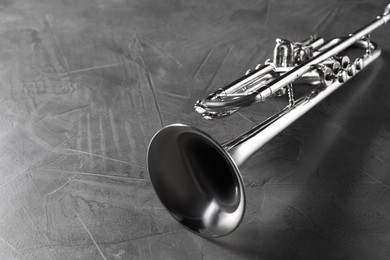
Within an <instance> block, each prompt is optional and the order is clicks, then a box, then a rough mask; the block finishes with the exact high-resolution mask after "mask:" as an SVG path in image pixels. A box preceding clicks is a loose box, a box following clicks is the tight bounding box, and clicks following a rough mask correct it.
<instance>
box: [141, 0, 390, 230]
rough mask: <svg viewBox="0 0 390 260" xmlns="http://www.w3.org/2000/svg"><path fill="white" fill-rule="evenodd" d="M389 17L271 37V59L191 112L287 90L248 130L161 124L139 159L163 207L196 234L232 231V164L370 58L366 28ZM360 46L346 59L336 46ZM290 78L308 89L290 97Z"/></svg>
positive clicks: (387, 13)
mask: <svg viewBox="0 0 390 260" xmlns="http://www.w3.org/2000/svg"><path fill="white" fill-rule="evenodd" d="M389 20H390V4H388V5H387V6H386V8H385V10H384V13H383V15H381V16H378V17H377V18H376V19H374V20H373V21H372V22H370V23H368V24H367V25H366V26H364V27H362V28H361V29H359V30H357V31H356V32H354V33H352V34H350V35H349V36H347V37H340V38H334V39H332V40H330V41H327V42H325V40H324V39H323V38H318V37H316V36H311V37H309V38H308V39H307V40H304V41H302V42H291V41H288V40H285V39H277V40H276V46H275V49H274V53H273V60H272V61H269V60H268V61H266V62H265V64H264V65H258V66H256V68H255V69H253V70H250V71H248V72H247V73H246V75H244V76H243V77H242V78H240V79H238V80H236V81H234V82H232V83H231V84H229V85H227V86H226V87H224V88H220V89H218V90H217V91H216V92H214V93H211V94H210V95H208V96H207V97H206V98H204V99H202V100H198V101H197V102H196V104H195V106H194V107H195V111H196V112H198V113H200V114H201V115H202V116H203V118H205V119H216V118H220V117H225V116H229V115H231V114H232V113H234V112H236V111H238V110H239V109H240V108H242V107H246V106H250V105H252V104H254V103H256V102H259V101H265V100H267V99H269V98H272V97H274V96H281V95H288V97H289V104H288V105H287V106H286V107H285V108H284V109H282V110H281V111H280V112H278V113H276V114H274V115H272V116H271V117H269V118H268V119H266V120H265V121H264V122H261V123H260V124H258V125H257V126H255V127H254V128H252V129H250V130H249V131H246V132H244V133H243V134H241V135H239V136H237V137H236V138H234V139H232V140H230V141H228V142H225V143H223V144H219V143H218V142H216V141H215V140H214V139H213V138H212V137H210V136H209V135H208V134H206V133H204V132H202V131H200V130H198V129H196V128H194V127H190V126H187V125H183V124H174V125H169V126H166V127H164V128H163V129H161V130H160V131H158V132H157V133H156V134H155V135H154V137H153V138H152V140H151V142H150V144H149V148H148V153H147V164H148V171H149V175H150V179H151V182H152V185H153V187H154V189H155V191H156V193H157V195H158V197H159V199H160V201H161V202H162V204H163V205H164V206H165V208H166V209H167V210H168V212H169V213H170V214H171V215H172V216H173V217H174V218H175V219H176V220H177V221H178V222H180V223H181V224H182V225H184V227H186V228H187V229H189V230H190V231H192V232H194V233H196V234H199V235H201V236H204V237H220V236H225V235H227V234H229V233H231V232H232V231H234V230H235V229H236V228H237V227H238V226H239V224H240V222H241V221H242V218H243V216H244V212H245V189H244V185H243V181H242V178H241V174H240V171H239V167H240V166H242V165H243V164H244V163H245V162H246V161H247V160H248V159H249V158H250V157H251V156H252V155H253V154H254V153H255V152H256V151H257V150H259V149H260V148H261V147H262V146H263V145H264V144H266V143H267V142H268V141H269V140H270V139H272V138H273V137H275V136H276V135H277V134H278V133H280V132H281V131H282V130H284V129H285V128H286V127H288V126H289V125H290V124H291V123H293V122H294V121H295V120H297V119H298V118H299V117H301V116H302V115H303V114H305V113H306V112H307V111H309V110H310V109H311V108H312V107H314V106H315V105H316V104H318V103H319V102H321V101H322V100H323V99H325V98H326V97H327V96H329V95H330V94H331V93H332V92H334V91H335V90H336V89H338V88H339V87H340V86H342V85H343V84H345V83H346V82H347V81H348V80H349V79H351V78H352V77H354V76H355V75H356V74H357V73H359V72H360V71H361V70H363V69H364V67H365V66H367V65H369V64H370V63H371V62H373V61H374V60H376V59H377V58H378V57H379V56H380V54H381V50H380V48H378V46H377V45H376V44H375V43H374V42H372V41H371V40H370V33H371V32H372V31H374V30H375V29H377V28H378V27H380V26H382V25H384V24H386V23H387V22H388V21H389ZM351 46H355V47H357V48H359V49H362V50H363V51H364V54H363V55H362V57H360V58H357V59H355V60H354V61H351V60H350V58H349V57H348V56H345V55H344V56H343V55H341V52H343V51H345V50H347V49H349V48H350V47H351ZM298 84H309V85H312V87H311V90H309V91H308V92H307V93H306V94H304V95H302V96H301V97H299V98H298V99H294V95H293V89H294V86H295V85H298Z"/></svg>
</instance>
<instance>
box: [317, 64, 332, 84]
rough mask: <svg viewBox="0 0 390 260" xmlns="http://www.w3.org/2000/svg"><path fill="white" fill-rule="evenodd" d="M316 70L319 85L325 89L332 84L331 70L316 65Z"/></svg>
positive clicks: (324, 66)
mask: <svg viewBox="0 0 390 260" xmlns="http://www.w3.org/2000/svg"><path fill="white" fill-rule="evenodd" d="M316 70H317V71H318V74H319V76H320V81H321V84H322V85H323V86H325V87H327V86H329V85H330V84H332V81H333V78H334V77H333V71H332V69H331V68H329V67H328V66H326V65H323V64H321V65H317V66H316Z"/></svg>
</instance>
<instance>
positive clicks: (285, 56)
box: [273, 38, 294, 67]
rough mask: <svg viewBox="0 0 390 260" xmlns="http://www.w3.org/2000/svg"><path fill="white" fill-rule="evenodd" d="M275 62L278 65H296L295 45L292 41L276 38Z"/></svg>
mask: <svg viewBox="0 0 390 260" xmlns="http://www.w3.org/2000/svg"><path fill="white" fill-rule="evenodd" d="M273 62H274V64H275V65H276V66H277V67H290V66H293V65H294V46H293V44H292V43H291V42H290V41H287V40H283V39H279V38H278V39H276V45H275V49H274V60H273Z"/></svg>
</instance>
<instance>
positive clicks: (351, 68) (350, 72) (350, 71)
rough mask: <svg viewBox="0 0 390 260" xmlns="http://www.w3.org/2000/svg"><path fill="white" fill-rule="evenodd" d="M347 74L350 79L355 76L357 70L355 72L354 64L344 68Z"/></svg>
mask: <svg viewBox="0 0 390 260" xmlns="http://www.w3.org/2000/svg"><path fill="white" fill-rule="evenodd" d="M346 71H347V74H348V76H350V77H353V76H355V75H356V73H357V70H356V64H355V63H349V64H348V66H347V68H346Z"/></svg>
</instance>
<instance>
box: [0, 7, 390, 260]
mask: <svg viewBox="0 0 390 260" xmlns="http://www.w3.org/2000/svg"><path fill="white" fill-rule="evenodd" d="M385 4H386V1H383V0H380V1H369V0H364V1H328V0H327V1H325V0H322V1H309V0H300V1H287V0H283V1H274V2H271V1H250V0H246V1H224V2H222V1H192V0H191V1H180V0H170V1H151V0H148V1H135V0H127V1H124V0H115V1H114V0H112V1H103V0H85V1H76V0H63V1H59V0H55V1H54V0H15V1H12V0H4V1H0V68H1V69H0V89H1V95H0V101H1V102H0V166H1V168H0V194H1V200H0V259H239V258H242V259H246V258H249V259H389V258H390V246H389V245H390V85H389V82H390V73H389V71H390V70H389V65H390V26H389V25H387V26H385V27H382V28H381V29H379V30H377V31H376V32H375V33H374V34H373V35H372V37H373V39H376V41H377V42H378V44H380V45H381V46H382V47H383V50H384V52H383V54H382V57H381V58H380V59H379V60H378V61H376V62H375V63H374V64H372V65H370V66H369V67H368V68H367V69H365V70H364V71H363V72H362V73H361V74H359V75H358V76H357V77H356V78H354V79H352V80H351V81H349V82H348V83H347V84H346V85H344V86H343V88H342V89H340V90H338V91H337V92H336V93H334V94H332V95H331V96H330V97H329V98H328V99H326V100H325V101H324V102H322V103H320V104H319V105H318V106H317V107H316V108H314V109H313V110H312V111H310V112H309V113H308V114H306V115H305V116H304V117H302V118H301V119H299V120H298V121H297V122H295V123H294V124H293V125H292V126H290V127H289V128H287V129H286V130H285V131H283V132H282V134H280V135H279V136H278V137H276V138H275V139H273V140H272V141H271V142H270V143H269V144H268V145H266V146H265V147H264V148H263V149H261V150H260V151H259V152H258V153H257V154H256V155H255V156H254V157H253V158H252V159H251V160H250V161H249V162H248V163H247V164H246V166H245V167H244V168H243V169H242V174H243V179H244V182H245V186H246V192H247V202H248V203H247V210H246V215H245V218H244V220H243V223H242V225H241V226H240V227H239V228H238V229H237V230H236V231H235V232H234V233H232V234H231V235H230V236H227V237H224V238H220V239H215V240H206V239H203V238H201V237H198V236H196V235H194V234H192V233H190V232H188V231H186V230H185V229H183V228H182V227H181V226H180V225H179V224H178V223H176V222H175V221H174V220H173V219H172V218H171V217H170V215H169V214H168V213H167V212H166V211H165V209H164V208H163V207H162V205H161V203H160V202H159V200H158V198H157V197H156V195H155V193H154V191H153V188H152V187H151V184H150V181H149V177H148V173H147V169H146V162H145V161H146V158H145V157H146V150H147V145H148V143H149V141H150V139H151V137H152V136H153V134H154V133H155V132H156V131H157V130H159V129H160V128H161V127H162V126H164V125H167V124H170V123H176V122H181V123H186V124H189V125H195V126H197V127H198V128H200V129H202V130H204V131H206V132H207V133H209V134H210V135H211V136H213V137H214V138H215V139H217V140H219V141H226V140H228V139H230V138H232V137H234V136H237V135H238V134H240V133H242V132H243V131H245V130H247V129H250V128H251V127H253V126H254V125H256V123H258V122H260V121H261V120H263V119H265V118H266V117H267V115H269V114H270V113H271V112H275V111H276V107H277V105H278V104H277V103H278V100H270V101H268V102H265V103H262V104H256V105H255V106H252V107H250V108H245V109H242V110H241V111H240V112H239V113H236V114H234V115H232V116H231V117H228V118H226V119H223V120H218V121H204V120H202V119H201V117H200V116H199V115H197V114H196V113H195V112H193V103H194V102H195V101H196V99H199V98H202V97H204V96H205V95H206V94H207V93H209V92H211V91H213V90H215V89H217V88H219V87H221V86H223V85H225V84H226V83H228V82H230V81H232V80H234V79H236V78H238V77H240V76H241V75H242V74H243V73H244V72H245V71H246V70H247V69H248V68H252V67H254V66H256V64H258V63H261V62H264V61H265V60H266V58H271V56H272V49H273V46H274V39H275V38H277V37H282V38H287V39H292V40H302V39H304V38H306V37H307V36H309V35H310V34H311V33H313V32H316V33H318V34H319V35H321V36H323V37H325V38H330V37H335V36H343V35H348V34H349V33H351V32H353V31H354V30H356V29H358V28H360V27H361V26H363V25H365V24H366V23H367V22H369V21H371V20H372V19H373V18H374V17H375V16H376V15H379V14H381V13H382V12H383V8H384V6H385Z"/></svg>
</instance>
